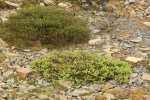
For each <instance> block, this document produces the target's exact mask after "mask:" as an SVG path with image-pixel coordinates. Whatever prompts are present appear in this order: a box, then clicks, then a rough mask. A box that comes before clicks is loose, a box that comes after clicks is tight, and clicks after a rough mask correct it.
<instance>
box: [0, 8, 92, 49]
mask: <svg viewBox="0 0 150 100" xmlns="http://www.w3.org/2000/svg"><path fill="white" fill-rule="evenodd" d="M0 37H1V38H3V40H5V41H7V42H8V43H10V44H13V45H14V44H16V45H15V46H20V47H22V46H24V45H25V46H29V45H30V43H31V42H32V43H33V42H36V41H40V42H41V44H44V45H47V44H51V45H54V46H60V45H61V46H62V45H67V44H76V43H83V42H85V41H87V40H88V39H89V37H90V32H89V30H88V29H87V28H86V23H85V21H83V20H82V19H80V18H78V17H76V16H72V15H70V14H69V13H68V12H67V11H65V10H63V9H61V8H57V7H34V8H29V9H22V10H19V11H18V14H17V15H13V16H11V17H10V18H9V21H7V22H5V23H4V24H3V25H2V31H1V32H0Z"/></svg>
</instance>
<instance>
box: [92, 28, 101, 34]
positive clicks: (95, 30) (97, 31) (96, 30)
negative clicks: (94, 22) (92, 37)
mask: <svg viewBox="0 0 150 100" xmlns="http://www.w3.org/2000/svg"><path fill="white" fill-rule="evenodd" d="M99 32H100V30H98V29H94V30H92V31H91V33H92V34H96V33H99Z"/></svg>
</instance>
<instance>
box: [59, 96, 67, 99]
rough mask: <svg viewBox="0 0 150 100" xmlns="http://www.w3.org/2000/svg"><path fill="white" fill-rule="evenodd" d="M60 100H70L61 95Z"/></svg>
mask: <svg viewBox="0 0 150 100" xmlns="http://www.w3.org/2000/svg"><path fill="white" fill-rule="evenodd" d="M59 100H68V99H67V96H65V95H59Z"/></svg>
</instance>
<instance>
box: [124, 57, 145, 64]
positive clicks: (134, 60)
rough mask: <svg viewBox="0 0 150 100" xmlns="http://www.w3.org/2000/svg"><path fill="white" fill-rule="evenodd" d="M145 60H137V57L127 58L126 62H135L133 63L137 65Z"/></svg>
mask: <svg viewBox="0 0 150 100" xmlns="http://www.w3.org/2000/svg"><path fill="white" fill-rule="evenodd" d="M142 60H143V58H137V57H127V58H126V61H130V62H133V63H137V62H139V61H142Z"/></svg>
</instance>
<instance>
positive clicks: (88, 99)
mask: <svg viewBox="0 0 150 100" xmlns="http://www.w3.org/2000/svg"><path fill="white" fill-rule="evenodd" d="M82 100H95V96H92V95H89V96H82Z"/></svg>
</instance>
